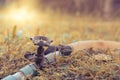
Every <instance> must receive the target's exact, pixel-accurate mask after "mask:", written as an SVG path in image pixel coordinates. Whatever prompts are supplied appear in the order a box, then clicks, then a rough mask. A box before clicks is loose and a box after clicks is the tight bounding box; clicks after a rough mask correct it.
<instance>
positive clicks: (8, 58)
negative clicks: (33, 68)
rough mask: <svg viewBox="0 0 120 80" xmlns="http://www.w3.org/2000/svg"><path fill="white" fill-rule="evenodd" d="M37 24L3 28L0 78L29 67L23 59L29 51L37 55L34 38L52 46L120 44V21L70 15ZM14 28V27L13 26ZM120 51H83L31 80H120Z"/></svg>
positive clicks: (60, 59) (50, 17) (48, 17)
mask: <svg viewBox="0 0 120 80" xmlns="http://www.w3.org/2000/svg"><path fill="white" fill-rule="evenodd" d="M44 16H45V17H44V18H42V19H39V20H37V21H36V22H34V20H33V22H34V23H32V24H31V23H30V25H29V23H28V24H27V23H26V24H22V23H19V24H18V23H17V25H16V24H14V23H12V24H10V22H1V24H0V28H1V29H0V55H1V56H0V63H1V64H0V78H3V77H5V76H7V75H9V74H12V73H14V72H17V71H18V70H19V69H20V68H21V67H23V66H25V65H26V64H29V63H30V62H29V61H28V60H26V59H25V58H24V57H23V56H24V54H25V52H26V51H31V52H34V51H35V50H36V46H34V45H33V43H32V42H31V41H30V40H29V38H30V37H32V36H34V35H44V36H47V37H49V38H50V39H52V40H53V41H54V42H53V44H52V45H58V44H64V45H65V44H69V43H71V42H75V41H79V40H93V39H95V40H115V41H118V42H119V41H120V37H119V35H120V28H119V27H120V24H119V20H110V21H104V20H102V19H99V18H97V17H94V18H93V17H89V16H88V17H80V16H72V15H66V14H63V15H62V14H57V13H56V14H53V13H52V12H51V13H50V14H49V15H45V14H44ZM13 24H14V25H13ZM97 54H106V55H109V56H111V57H112V60H96V59H95V58H93V57H94V56H95V55H97ZM119 58H120V51H119V50H102V49H95V48H93V49H92V50H91V49H90V50H89V49H87V50H81V51H79V52H77V53H75V54H74V55H71V56H68V57H58V61H56V63H54V64H51V65H48V67H46V68H45V69H44V70H42V71H38V72H39V73H40V74H39V75H38V76H36V77H34V78H30V80H74V79H77V80H93V79H94V80H95V79H96V80H101V79H105V80H110V79H113V80H119V79H120V77H119V76H120V59H119Z"/></svg>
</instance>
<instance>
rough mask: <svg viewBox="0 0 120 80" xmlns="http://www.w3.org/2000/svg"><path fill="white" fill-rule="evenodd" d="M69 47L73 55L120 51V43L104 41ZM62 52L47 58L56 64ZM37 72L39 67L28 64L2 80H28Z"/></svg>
mask: <svg viewBox="0 0 120 80" xmlns="http://www.w3.org/2000/svg"><path fill="white" fill-rule="evenodd" d="M67 46H69V47H71V48H72V53H71V54H73V53H75V52H77V51H79V50H82V49H86V48H91V47H95V48H104V49H107V48H110V49H120V43H119V42H115V41H102V40H89V41H78V42H75V43H71V44H68V45H67ZM61 55H62V54H61V52H59V51H56V52H53V53H49V54H47V55H46V56H45V57H46V58H47V59H48V61H49V62H54V56H61ZM36 72H37V67H36V65H35V64H28V65H26V66H25V67H23V68H21V69H20V70H19V71H18V72H17V73H15V74H13V75H9V76H7V77H5V78H3V79H2V80H26V79H27V78H28V77H29V76H34V75H35V73H36Z"/></svg>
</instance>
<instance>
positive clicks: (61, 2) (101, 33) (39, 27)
mask: <svg viewBox="0 0 120 80" xmlns="http://www.w3.org/2000/svg"><path fill="white" fill-rule="evenodd" d="M119 18H120V0H0V28H1V29H0V32H1V35H0V36H1V37H3V35H6V34H7V32H8V30H9V32H11V34H12V31H13V30H14V29H15V26H17V30H16V35H17V34H21V35H22V36H24V37H25V36H32V35H46V36H49V37H52V38H55V39H59V40H60V39H62V40H64V38H65V40H66V43H69V42H72V41H73V42H74V41H77V40H86V39H109V40H117V41H119V40H120V38H119V37H118V35H119V34H120V28H119V27H120V24H119ZM73 38H74V40H72V39H73ZM59 40H57V41H59ZM65 40H64V41H65ZM68 40H69V41H68ZM71 40H72V41H71Z"/></svg>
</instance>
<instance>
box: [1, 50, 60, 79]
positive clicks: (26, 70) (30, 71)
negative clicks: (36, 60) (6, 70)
mask: <svg viewBox="0 0 120 80" xmlns="http://www.w3.org/2000/svg"><path fill="white" fill-rule="evenodd" d="M55 56H61V53H60V52H59V51H56V52H53V53H50V54H48V55H46V56H45V58H47V60H48V61H49V62H54V57H55ZM44 63H45V62H44ZM36 73H37V66H36V65H35V64H28V65H26V66H25V67H23V68H21V69H20V70H19V71H18V72H17V73H15V74H13V75H8V76H7V77H5V78H3V79H2V80H26V79H27V78H28V77H29V76H34V75H35V74H36Z"/></svg>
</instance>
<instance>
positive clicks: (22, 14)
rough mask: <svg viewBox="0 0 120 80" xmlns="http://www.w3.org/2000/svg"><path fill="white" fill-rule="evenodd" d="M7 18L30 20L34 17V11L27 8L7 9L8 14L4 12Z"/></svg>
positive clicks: (22, 20)
mask: <svg viewBox="0 0 120 80" xmlns="http://www.w3.org/2000/svg"><path fill="white" fill-rule="evenodd" d="M6 16H7V18H8V19H11V20H14V21H19V22H24V21H25V22H26V21H30V20H32V19H33V18H34V17H35V13H34V12H30V11H28V10H27V9H24V8H23V9H12V10H10V11H8V14H6Z"/></svg>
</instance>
